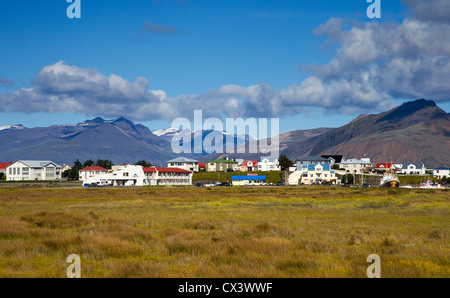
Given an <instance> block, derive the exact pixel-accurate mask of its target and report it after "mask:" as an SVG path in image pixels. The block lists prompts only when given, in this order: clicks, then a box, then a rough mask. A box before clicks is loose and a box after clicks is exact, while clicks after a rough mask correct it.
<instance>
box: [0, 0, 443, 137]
mask: <svg viewBox="0 0 450 298" xmlns="http://www.w3.org/2000/svg"><path fill="white" fill-rule="evenodd" d="M417 2H420V1H415V0H406V1H403V2H401V1H395V0H382V19H381V20H377V21H373V20H370V19H368V17H367V16H366V9H367V7H368V6H369V4H368V3H366V1H365V0H348V1H332V0H316V1H300V0H293V1H286V0H284V1H283V0H281V1H280V0H279V1H275V0H270V1H262V0H259V1H253V0H241V1H234V0H232V1H231V0H227V1H225V0H213V1H211V0H209V1H195V0H184V1H180V0H159V1H158V0H145V1H144V0H133V1H124V0H81V5H82V6H81V14H82V18H81V19H68V18H67V16H66V8H67V7H68V5H69V4H68V3H66V1H65V0H46V1H33V0H22V1H4V0H2V1H1V10H0V45H1V50H0V53H1V55H0V104H1V106H0V126H2V125H7V124H16V123H21V124H24V125H25V126H27V127H35V126H47V125H51V124H69V123H76V122H81V121H83V120H85V119H88V118H92V117H96V116H102V117H104V118H113V117H116V116H119V115H121V114H123V116H125V117H127V118H130V119H132V120H134V121H136V122H138V123H142V124H145V125H147V126H149V128H150V129H152V130H153V129H160V128H166V127H168V126H170V123H171V119H173V118H175V117H178V116H184V117H189V115H193V109H194V108H196V109H197V108H204V109H208V111H211V112H210V113H209V114H208V116H218V117H220V116H230V117H235V116H236V117H237V116H242V117H280V118H281V131H282V132H287V131H292V130H297V129H307V128H315V127H338V126H341V125H344V124H346V123H348V122H349V121H351V120H352V119H353V118H355V117H357V116H358V115H359V114H360V113H376V112H381V111H383V110H385V109H386V108H390V107H393V106H394V105H395V104H399V103H401V102H403V101H405V100H412V99H416V98H419V97H422V95H423V97H425V98H428V99H435V100H436V101H437V102H438V104H439V106H441V107H442V108H444V109H445V110H447V112H448V111H449V110H450V109H449V107H450V105H449V103H448V102H449V101H448V100H449V99H448V98H447V97H445V96H443V95H442V94H444V93H445V92H446V91H447V90H439V91H440V92H435V91H434V90H436V88H434V89H433V90H432V91H429V92H428V93H427V92H426V91H427V90H412V89H414V88H415V87H414V86H417V84H415V83H414V82H415V80H418V79H420V78H418V77H416V76H414V77H411V79H410V81H409V82H403V81H404V80H405V79H400V78H402V77H403V78H405V74H404V73H402V74H399V77H400V78H399V77H395V78H393V79H392V80H394V81H398V82H399V83H397V84H395V85H396V86H392V85H390V84H388V83H383V84H377V85H376V86H372V85H370V86H367V85H364V84H363V86H361V77H363V75H361V74H362V73H368V74H369V76H371V75H372V74H374V76H373V77H374V78H376V77H379V72H381V71H383V70H384V71H385V70H389V69H391V67H392V65H394V64H395V63H396V62H397V61H398V60H401V59H400V58H402V59H403V57H399V55H405V57H407V59H409V60H408V61H407V62H408V63H405V65H413V64H414V63H416V64H414V65H417V63H422V64H423V65H425V64H426V63H427V61H428V59H431V60H432V59H433V58H435V57H434V56H433V55H436V57H442V56H444V58H448V53H447V52H446V50H445V49H444V47H443V50H442V51H443V52H440V53H434V52H433V51H431V50H430V53H427V52H426V51H427V49H424V50H421V49H420V51H421V52H420V59H418V58H414V59H416V60H411V59H413V58H411V55H410V54H409V53H407V54H405V53H403V52H402V53H400V54H399V53H395V54H393V55H392V57H391V56H390V54H389V52H388V53H387V54H386V53H384V54H382V55H381V54H378V53H379V52H381V46H380V47H378V46H376V48H377V50H378V52H377V54H374V55H373V56H374V58H373V59H372V60H371V61H369V62H368V63H366V64H364V65H363V64H362V63H361V59H359V60H358V61H356V59H355V61H356V62H355V61H350V62H349V59H348V57H347V56H345V55H347V54H348V53H349V52H350V50H352V51H354V45H355V43H353V44H349V43H351V42H352V40H354V37H355V36H358V35H357V34H359V33H357V32H353V30H352V29H353V28H360V29H361V32H362V34H366V35H370V34H371V32H374V30H375V29H376V30H378V31H377V32H379V31H383V30H386V32H387V33H389V34H392V35H393V36H397V35H396V34H405V35H406V33H404V31H405V30H407V29H408V28H411V26H406V25H405V19H406V20H408V19H409V20H411V22H413V23H414V22H416V23H418V24H421V22H422V23H423V24H430V23H432V22H436V26H447V25H448V23H447V22H446V21H445V20H444V21H443V22H442V20H437V16H434V15H431V14H430V15H425V16H423V14H419V13H418V12H417V11H418V8H419V6H418V5H419V4H418V3H417ZM425 2H426V1H425ZM431 2H436V3H435V5H442V4H441V3H438V2H441V1H440V0H436V1H433V0H432V1H431ZM421 11H423V9H422V10H421ZM430 20H431V21H430ZM436 20H437V21H436ZM326 24H328V26H325V25H326ZM414 24H415V23H414ZM432 24H434V23H432ZM339 25H341V26H342V27H339ZM320 26H322V29H323V30H322V31H324V32H325V33H322V34H321V33H319V32H318V31H317V28H320ZM427 26H428V25H427ZM429 26H431V25H429ZM335 29H336V30H335ZM423 30H424V31H425V32H426V30H425V29H423ZM358 32H359V31H358ZM352 34H353V35H352ZM380 35H381V36H382V33H381V34H380ZM431 38H433V40H439V39H441V40H443V41H444V42H445V41H447V43H448V42H449V40H448V36H444V35H443V36H441V38H439V36H431V37H430V39H431ZM374 40H376V39H374ZM405 40H406V39H405ZM421 41H422V40H421ZM370 42H373V40H371V41H370ZM410 42H411V41H410V40H406V41H405V43H408V44H409V43H410ZM427 42H429V40H428V41H427ZM364 46H365V45H364ZM360 48H362V47H360ZM419 48H420V47H419ZM438 48H439V47H438ZM365 51H367V52H368V55H370V53H369V52H370V51H371V50H370V49H369V50H367V49H366V50H365ZM351 53H353V52H351ZM360 54H361V53H356V54H351V55H354V56H355V57H359V56H358V55H360ZM416 56H417V55H416ZM417 59H418V60H417ZM333 60H336V61H338V62H339V63H337V64H339V67H337V69H336V67H334V68H333V67H332V66H333V65H332V62H333ZM386 60H389V61H390V62H392V63H390V64H389V65H388V64H386V65H383V68H382V67H380V69H378V70H377V71H378V75H375V72H376V71H373V68H374V66H376V65H379V64H380V63H381V62H380V61H383V63H384V62H385V61H386ZM433 61H434V60H433ZM410 62H411V63H410ZM412 62H414V63H412ZM447 62H448V61H447V60H445V61H444V62H443V63H447ZM356 64H357V65H356ZM422 64H420V65H422ZM395 65H397V64H395ZM46 67H48V68H46ZM349 68H352V72H351V73H350V72H349V73H347V74H345V72H346V70H348V69H349ZM353 68H354V69H353ZM400 68H401V67H399V69H400ZM330 69H333V70H330ZM56 70H57V71H56ZM333 71H334V72H335V73H333V74H330V72H333ZM415 71H417V72H419V71H418V70H417V69H415ZM420 71H421V73H427V74H429V72H430V71H431V72H433V71H434V70H433V69H431V70H430V69H427V70H423V69H422V68H421V69H420ZM339 72H341V73H343V74H342V77H343V78H345V80H346V81H347V82H350V81H353V82H357V83H355V84H356V85H352V84H351V85H350V86H351V87H348V86H347V87H348V88H350V89H351V88H354V89H358V88H360V90H358V91H359V93H356V92H355V94H353V93H351V91H349V90H347V89H345V88H347V87H345V88H344V87H343V85H342V78H339V77H338V76H337V75H336V73H339ZM409 72H411V70H409ZM54 73H57V74H61V75H59V76H56V75H52V74H54ZM390 73H392V71H390ZM68 74H71V75H73V74H75V75H74V76H76V78H79V79H80V81H77V82H74V81H73V80H74V79H73V77H72V78H71V79H69V80H67V76H68ZM446 74H447V73H445V74H444V75H446ZM111 75H115V76H119V77H120V79H119V80H109V81H108V78H109V79H111ZM435 76H436V77H438V78H441V79H443V80H444V81H445V79H447V82H448V78H445V76H444V78H442V77H443V75H442V73H438V72H436V74H435ZM93 78H99V79H98V81H95V84H94V83H93V84H92V85H90V84H87V85H89V86H91V87H92V88H94V89H95V90H98V89H102V90H104V89H105V88H111V89H112V90H106V91H105V92H104V93H98V92H97V93H96V92H93V93H92V94H93V95H92V96H91V97H90V96H89V95H86V94H85V93H86V92H88V91H89V90H88V89H86V90H85V89H83V88H84V87H82V88H81V89H83V90H82V91H80V90H77V89H76V88H79V87H74V86H86V82H92V81H93V80H94V79H93ZM139 78H142V80H140V79H139ZM370 79H372V78H371V77H370ZM105 80H107V81H108V82H109V83H107V85H105V86H106V87H105V86H103V85H102V84H103V82H105ZM68 81H70V82H71V85H70V86H65V84H68V83H67V82H68ZM319 81H320V82H319ZM112 82H114V84H117V86H112V84H113V83H112ZM75 83H76V84H75ZM400 83H404V84H405V85H404V86H403V85H402V86H401V88H400V87H399V86H400V85H401V84H400ZM437 83H438V82H437ZM123 86H126V87H123ZM224 86H225V87H224ZM252 86H254V87H255V88H251V87H252ZM355 86H356V87H355ZM122 87H123V88H125V89H120V88H122ZM324 88H325V89H327V90H326V92H323V89H324ZM30 89H31V91H30ZM344 89H345V90H344ZM422 89H424V88H422ZM145 90H146V91H150V90H163V92H164V96H161V92H157V93H151V94H147V93H145V92H144V91H145ZM320 90H321V91H320ZM343 90H344V91H343ZM385 90H386V91H385ZM116 91H117V92H118V93H117V94H119V95H117V94H113V93H114V92H116ZM143 92H144V93H145V94H144V93H143ZM105 94H107V95H105ZM123 94H126V96H125V97H126V99H125V100H122V99H121V98H120V96H121V95H123ZM130 94H131V95H130ZM358 94H359V95H358ZM361 94H363V95H361ZM366 94H370V96H371V97H369V96H366ZM428 95H429V96H428ZM133 96H135V97H138V99H137V100H135V99H134V97H133ZM358 96H360V97H364V99H362V100H361V101H359V99H358ZM377 96H378V97H379V100H378V99H377ZM321 97H323V98H321ZM366 97H367V98H366ZM165 98H168V99H165ZM297 98H299V100H297ZM310 98H313V100H312V99H311V102H312V103H311V104H309V100H310ZM108 100H110V101H111V107H110V106H109V105H108ZM128 101H129V104H128ZM68 102H70V104H68ZM255 102H258V104H259V105H261V106H264V107H265V108H266V109H263V108H260V107H259V106H256V107H255V105H257V103H255ZM331 102H333V103H331ZM28 103H30V104H28ZM119 103H122V106H120V104H119ZM322 103H323V104H322ZM277 105H280V106H282V108H276V106H277ZM180 106H182V107H183V108H181V107H180ZM222 106H223V108H222ZM65 107H67V108H65ZM152 107H154V110H153V108H152ZM256 110H257V111H256ZM275 110H276V111H275ZM122 111H123V113H121V112H122ZM144 111H145V112H144ZM241 111H242V114H240V112H241ZM244 111H245V112H244Z"/></svg>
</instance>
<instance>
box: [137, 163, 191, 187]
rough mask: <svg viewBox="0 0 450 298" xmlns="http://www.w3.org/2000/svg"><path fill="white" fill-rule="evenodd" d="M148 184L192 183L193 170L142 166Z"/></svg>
mask: <svg viewBox="0 0 450 298" xmlns="http://www.w3.org/2000/svg"><path fill="white" fill-rule="evenodd" d="M143 171H144V174H145V175H146V176H147V181H148V182H149V185H192V175H193V172H191V171H188V170H185V169H180V168H161V167H150V168H143Z"/></svg>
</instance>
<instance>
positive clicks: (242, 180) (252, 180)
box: [231, 176, 267, 186]
mask: <svg viewBox="0 0 450 298" xmlns="http://www.w3.org/2000/svg"><path fill="white" fill-rule="evenodd" d="M266 180H267V177H266V176H233V177H231V181H232V183H233V186H244V185H263V184H265V183H266Z"/></svg>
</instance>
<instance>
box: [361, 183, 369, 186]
mask: <svg viewBox="0 0 450 298" xmlns="http://www.w3.org/2000/svg"><path fill="white" fill-rule="evenodd" d="M361 187H372V185H370V184H369V183H364V184H363V185H361Z"/></svg>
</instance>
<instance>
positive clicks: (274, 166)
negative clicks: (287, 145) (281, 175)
mask: <svg viewBox="0 0 450 298" xmlns="http://www.w3.org/2000/svg"><path fill="white" fill-rule="evenodd" d="M258 171H260V172H272V171H281V166H280V162H279V161H278V159H276V158H274V157H261V158H260V160H259V162H258Z"/></svg>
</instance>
